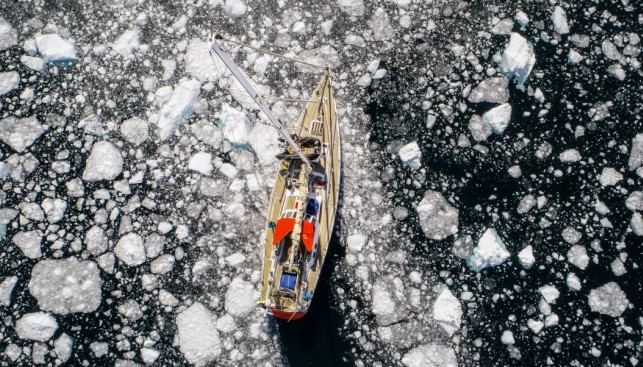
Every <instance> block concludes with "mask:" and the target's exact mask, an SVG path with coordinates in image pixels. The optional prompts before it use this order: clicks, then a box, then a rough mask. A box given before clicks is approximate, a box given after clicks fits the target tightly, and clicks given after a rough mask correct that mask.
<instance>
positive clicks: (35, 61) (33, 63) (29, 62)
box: [20, 55, 47, 71]
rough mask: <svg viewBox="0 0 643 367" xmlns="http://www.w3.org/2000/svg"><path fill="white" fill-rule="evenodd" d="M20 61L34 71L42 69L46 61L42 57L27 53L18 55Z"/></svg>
mask: <svg viewBox="0 0 643 367" xmlns="http://www.w3.org/2000/svg"><path fill="white" fill-rule="evenodd" d="M20 62H22V64H23V65H25V66H26V67H28V68H30V69H32V70H35V71H42V70H43V69H44V68H45V65H47V62H46V61H45V60H44V59H41V58H40V57H33V56H27V55H22V56H20Z"/></svg>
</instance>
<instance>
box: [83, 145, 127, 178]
mask: <svg viewBox="0 0 643 367" xmlns="http://www.w3.org/2000/svg"><path fill="white" fill-rule="evenodd" d="M122 171H123V157H122V156H121V152H120V151H119V150H118V149H116V147H115V146H114V145H112V143H110V142H107V141H99V142H96V143H95V144H94V146H93V147H92V151H91V153H90V154H89V158H87V162H86V163H85V170H84V171H83V180H85V181H101V180H113V179H115V178H116V177H117V176H118V175H120V174H121V172H122Z"/></svg>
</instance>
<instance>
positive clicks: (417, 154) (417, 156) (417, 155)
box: [398, 142, 422, 169]
mask: <svg viewBox="0 0 643 367" xmlns="http://www.w3.org/2000/svg"><path fill="white" fill-rule="evenodd" d="M398 154H399V156H400V159H401V160H402V163H404V164H406V165H407V166H409V167H411V168H413V169H417V168H420V167H421V166H422V161H421V159H422V152H421V151H420V147H419V146H418V144H417V143H416V142H412V143H409V144H406V145H405V146H403V147H402V148H400V151H399V152H398Z"/></svg>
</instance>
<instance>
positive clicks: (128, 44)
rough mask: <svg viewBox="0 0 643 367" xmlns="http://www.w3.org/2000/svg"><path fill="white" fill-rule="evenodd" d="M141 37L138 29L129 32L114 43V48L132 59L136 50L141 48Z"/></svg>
mask: <svg viewBox="0 0 643 367" xmlns="http://www.w3.org/2000/svg"><path fill="white" fill-rule="evenodd" d="M140 37H141V35H140V32H139V30H138V29H130V30H127V31H125V32H124V33H123V34H121V35H120V36H119V37H118V38H117V39H116V40H115V41H114V43H112V48H113V49H114V51H116V52H118V53H119V54H121V56H123V57H125V58H129V57H132V55H133V54H134V52H135V51H136V49H138V48H139V47H140V46H141V42H140V40H139V38H140Z"/></svg>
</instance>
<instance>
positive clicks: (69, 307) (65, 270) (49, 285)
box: [29, 257, 103, 315]
mask: <svg viewBox="0 0 643 367" xmlns="http://www.w3.org/2000/svg"><path fill="white" fill-rule="evenodd" d="M102 285H103V281H102V279H101V277H100V271H99V270H98V266H96V263H95V262H93V261H89V260H84V261H79V260H78V259H76V258H75V257H69V258H67V259H61V260H57V259H47V260H42V261H40V262H39V263H37V264H36V265H35V266H34V267H33V270H32V271H31V279H30V280H29V292H30V293H31V295H32V296H34V298H36V300H38V305H39V306H40V308H41V309H43V310H46V311H51V312H53V313H56V314H59V315H67V314H70V313H87V312H92V311H95V310H96V309H97V308H98V306H100V303H101V295H102V291H101V287H102Z"/></svg>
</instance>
